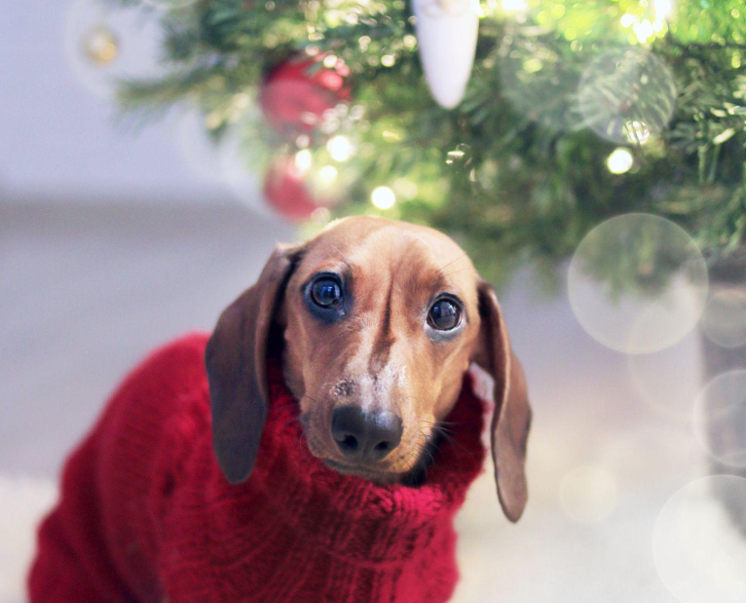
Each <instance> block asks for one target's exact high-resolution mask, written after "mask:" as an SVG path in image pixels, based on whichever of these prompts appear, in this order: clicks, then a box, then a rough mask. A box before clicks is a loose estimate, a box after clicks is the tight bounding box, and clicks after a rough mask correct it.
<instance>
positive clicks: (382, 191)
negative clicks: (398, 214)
mask: <svg viewBox="0 0 747 603" xmlns="http://www.w3.org/2000/svg"><path fill="white" fill-rule="evenodd" d="M395 201H396V198H395V196H394V191H392V189H390V188H389V187H387V186H379V187H377V188H375V189H374V190H373V192H372V193H371V203H373V204H374V205H375V206H376V207H378V208H379V209H391V208H392V207H394V202H395Z"/></svg>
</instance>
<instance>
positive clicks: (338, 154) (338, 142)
mask: <svg viewBox="0 0 747 603" xmlns="http://www.w3.org/2000/svg"><path fill="white" fill-rule="evenodd" d="M327 150H328V151H329V154H330V155H331V156H332V159H334V160H335V161H347V160H348V159H349V158H350V156H351V155H352V154H353V145H352V144H350V140H348V138H347V137H345V136H333V137H332V138H330V139H329V142H327Z"/></svg>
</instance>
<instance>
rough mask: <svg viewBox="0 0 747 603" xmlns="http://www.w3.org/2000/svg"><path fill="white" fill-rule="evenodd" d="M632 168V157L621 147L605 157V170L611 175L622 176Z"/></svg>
mask: <svg viewBox="0 0 747 603" xmlns="http://www.w3.org/2000/svg"><path fill="white" fill-rule="evenodd" d="M632 167H633V155H632V154H631V152H630V151H628V149H624V148H622V147H620V148H617V149H615V150H614V151H612V153H610V156H609V157H607V168H608V169H609V171H610V172H612V173H613V174H624V173H625V172H627V171H628V170H630V168H632Z"/></svg>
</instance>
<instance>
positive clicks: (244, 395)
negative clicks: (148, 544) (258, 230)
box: [205, 245, 298, 483]
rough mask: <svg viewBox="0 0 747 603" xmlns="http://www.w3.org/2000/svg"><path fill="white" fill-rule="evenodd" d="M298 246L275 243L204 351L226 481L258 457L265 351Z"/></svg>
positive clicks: (239, 478)
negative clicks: (252, 282)
mask: <svg viewBox="0 0 747 603" xmlns="http://www.w3.org/2000/svg"><path fill="white" fill-rule="evenodd" d="M297 249H298V248H297V247H293V246H289V245H278V246H277V247H276V248H275V250H274V251H273V253H272V255H271V256H270V259H269V260H268V261H267V264H266V265H265V267H264V269H263V270H262V274H260V276H259V280H257V282H256V283H255V284H254V286H253V287H251V288H249V289H247V290H246V291H244V293H242V294H241V295H240V296H239V298H238V299H237V300H236V301H234V302H233V303H232V304H231V305H230V306H228V308H226V309H225V310H224V311H223V313H222V314H221V316H220V318H219V319H218V324H217V326H216V327H215V331H213V336H212V337H211V338H210V341H208V344H207V348H206V350H205V365H206V368H207V375H208V384H209V386H210V406H211V411H212V417H213V448H214V450H215V455H216V456H217V457H218V464H219V465H220V468H221V470H222V471H223V474H224V475H225V476H226V479H227V480H228V481H229V482H231V483H239V482H243V481H244V480H246V479H247V478H248V477H249V474H250V473H251V472H252V468H253V467H254V462H255V461H256V459H257V450H258V449H259V441H260V438H261V436H262V428H263V427H264V424H265V418H266V416H267V400H268V396H269V392H268V386H267V375H266V362H265V356H266V354H267V346H268V337H269V333H270V326H271V324H272V321H273V317H274V315H275V311H276V309H277V307H278V306H279V304H280V302H281V300H282V297H283V293H284V290H285V285H286V283H287V281H288V278H289V277H290V273H291V270H292V268H293V265H294V263H295V260H296V255H297Z"/></svg>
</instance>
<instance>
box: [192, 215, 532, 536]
mask: <svg viewBox="0 0 747 603" xmlns="http://www.w3.org/2000/svg"><path fill="white" fill-rule="evenodd" d="M271 333H277V336H278V338H281V337H282V340H283V343H284V345H283V348H282V350H283V351H282V354H283V369H284V373H285V379H286V382H287V384H288V386H289V388H290V389H291V391H292V392H293V394H294V395H295V396H296V398H297V399H298V400H299V403H300V407H301V408H300V410H301V422H302V424H303V426H304V431H305V436H306V441H307V443H308V447H309V450H310V452H311V453H312V454H313V455H315V456H317V457H319V458H320V459H321V460H322V461H323V462H324V463H325V464H327V465H328V466H330V467H331V468H333V469H335V470H336V471H338V472H340V473H347V474H353V475H358V476H361V477H365V478H368V479H371V480H373V481H376V482H379V483H387V482H392V481H396V480H398V479H401V478H402V477H403V476H406V475H408V474H410V472H411V471H413V469H414V468H415V467H417V466H418V464H419V463H420V462H421V460H422V456H423V454H425V450H426V448H427V447H428V446H429V445H430V444H431V442H433V440H434V439H435V437H436V436H437V435H438V433H439V429H440V427H441V426H442V421H443V420H444V418H445V417H446V416H447V415H448V413H449V411H450V410H451V408H452V407H453V405H454V403H455V402H456V400H457V397H458V395H459V391H460V388H461V385H462V378H463V375H464V373H465V371H466V370H467V369H468V367H469V365H470V363H471V362H473V361H474V362H477V363H478V364H480V365H481V366H482V367H483V368H485V369H486V370H487V371H488V372H489V373H490V374H491V375H492V376H493V379H494V380H495V390H494V397H495V402H496V409H495V411H494V416H493V421H492V452H493V459H494V462H495V476H496V482H497V487H498V494H499V498H500V501H501V505H502V507H503V510H504V512H505V513H506V515H507V517H508V518H509V519H511V520H512V521H516V520H517V519H518V518H519V517H520V516H521V513H522V511H523V509H524V506H525V504H526V498H527V486H526V478H525V474H524V461H525V455H526V441H527V435H528V432H529V423H530V419H531V412H530V409H529V403H528V400H527V393H526V383H525V380H524V374H523V371H522V369H521V365H520V364H519V363H518V361H517V360H516V358H515V357H514V356H513V355H512V353H511V347H510V343H509V339H508V334H507V332H506V328H505V325H504V323H503V318H502V316H501V310H500V306H499V305H498V301H497V299H496V297H495V293H494V292H493V289H492V288H491V287H490V285H488V284H487V283H486V282H485V281H483V280H482V279H481V278H480V277H479V275H478V274H477V272H476V271H475V269H474V267H473V266H472V263H471V261H470V260H469V258H468V257H467V256H466V254H465V253H464V252H463V251H462V250H461V249H460V248H459V247H458V246H457V245H456V244H455V243H454V242H453V241H452V240H451V239H450V238H448V237H447V236H445V235H443V234H441V233H439V232H437V231H435V230H432V229H429V228H425V227H422V226H415V225H411V224H405V223H401V222H392V221H389V220H383V219H380V218H369V217H359V218H348V219H345V220H341V221H339V222H336V223H334V224H332V225H331V226H330V227H328V228H327V229H326V230H324V231H323V232H322V233H321V234H319V235H318V236H317V237H316V238H314V239H312V240H311V241H309V242H307V243H305V244H302V245H297V246H279V247H277V248H276V250H275V251H274V253H273V254H272V256H271V257H270V259H269V260H268V262H267V265H266V266H265V268H264V270H263V272H262V274H261V275H260V277H259V280H258V281H257V283H256V284H255V285H254V286H253V287H251V288H250V289H248V290H247V291H245V292H244V293H243V294H242V295H241V296H240V297H239V298H238V299H237V300H236V301H235V302H233V303H232V304H231V305H230V306H229V307H228V308H227V309H226V310H225V311H224V312H223V314H222V315H221V317H220V320H219V321H218V325H217V327H216V329H215V332H214V333H213V336H212V338H211V339H210V342H209V343H208V348H207V352H206V363H207V372H208V378H209V383H210V396H211V403H212V412H213V437H214V446H215V451H216V455H217V457H218V462H219V464H220V466H221V468H222V470H223V472H224V474H225V475H226V477H227V479H228V480H229V481H231V482H241V481H243V480H245V479H246V478H247V477H248V476H249V474H250V473H251V470H252V467H253V466H254V462H255V460H256V456H257V450H258V447H259V441H260V436H261V432H262V427H263V425H264V421H265V417H266V413H267V399H268V391H267V389H268V388H267V382H266V365H265V357H266V355H267V353H268V348H269V347H270V343H271V342H270V339H271V337H272V335H271Z"/></svg>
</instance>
